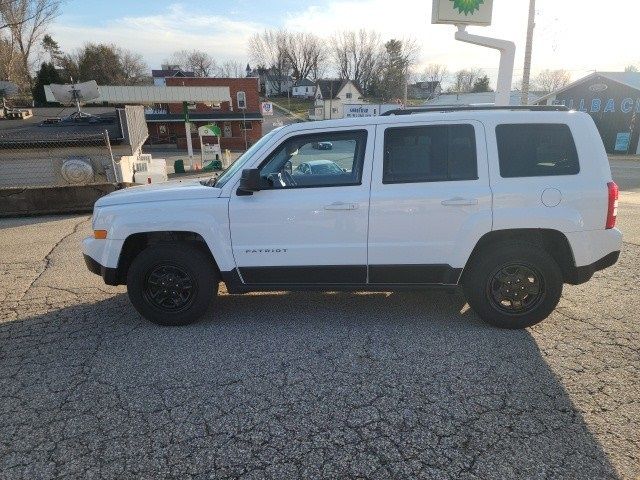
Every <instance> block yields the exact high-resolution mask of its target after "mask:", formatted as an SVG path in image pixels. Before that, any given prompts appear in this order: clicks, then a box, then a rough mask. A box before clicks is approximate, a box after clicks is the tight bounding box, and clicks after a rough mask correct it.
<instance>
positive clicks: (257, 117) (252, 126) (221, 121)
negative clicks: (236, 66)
mask: <svg viewBox="0 0 640 480" xmlns="http://www.w3.org/2000/svg"><path fill="white" fill-rule="evenodd" d="M166 86H167V87H229V93H230V97H231V101H230V102H228V101H226V102H213V101H212V102H209V103H196V104H190V105H189V108H188V112H189V120H190V122H191V139H192V143H193V148H194V149H196V150H198V149H200V143H199V139H198V127H200V126H202V125H207V124H212V123H214V124H216V125H218V127H220V130H221V132H222V138H221V139H220V143H221V148H222V149H225V148H228V149H230V150H244V149H245V134H246V144H247V145H252V144H253V143H255V142H256V141H257V140H258V139H259V138H260V137H262V114H261V113H260V93H259V89H260V84H259V79H258V78H180V77H171V78H166ZM238 92H245V95H246V104H247V108H246V110H245V111H244V112H243V111H242V110H241V109H239V108H238ZM146 118H147V126H148V128H149V143H152V144H158V143H167V144H177V145H178V148H186V145H187V139H186V134H185V128H184V114H183V105H182V104H181V103H169V104H163V105H156V106H155V107H154V109H153V111H152V112H150V113H147V115H146ZM203 140H204V142H205V143H215V139H214V138H207V137H204V139H203Z"/></svg>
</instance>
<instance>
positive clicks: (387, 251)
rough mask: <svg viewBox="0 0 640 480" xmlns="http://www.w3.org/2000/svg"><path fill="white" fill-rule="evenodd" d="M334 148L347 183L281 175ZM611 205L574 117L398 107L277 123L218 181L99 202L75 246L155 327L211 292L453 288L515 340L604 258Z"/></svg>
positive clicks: (610, 257) (591, 136) (608, 183)
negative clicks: (221, 287)
mask: <svg viewBox="0 0 640 480" xmlns="http://www.w3.org/2000/svg"><path fill="white" fill-rule="evenodd" d="M401 113H402V114H401ZM334 142H342V143H341V145H349V147H348V148H347V147H345V148H344V152H343V151H342V150H343V149H342V148H341V155H342V157H343V158H341V163H343V162H348V163H350V164H351V168H348V169H346V170H347V171H344V170H343V171H342V173H341V174H336V175H292V174H291V164H292V159H294V157H295V156H296V155H298V154H299V152H300V151H304V149H305V148H306V146H308V145H310V144H320V143H334ZM343 164H344V163H343ZM617 201H618V188H617V186H616V184H615V183H614V182H613V181H612V179H611V171H610V168H609V162H608V159H607V155H606V153H605V150H604V147H603V145H602V141H601V139H600V135H598V131H597V129H596V126H595V124H594V122H593V120H592V119H591V117H590V116H589V115H587V114H585V113H582V112H574V111H564V110H563V109H562V108H561V107H548V108H529V109H516V108H511V107H507V108H502V109H498V108H492V109H488V108H477V109H466V110H464V111H458V110H456V109H448V110H446V111H444V112H439V111H434V112H412V111H404V112H396V114H395V115H390V116H388V115H383V116H380V117H374V118H366V119H365V118H357V119H341V120H330V121H325V122H314V123H298V124H292V125H287V126H285V127H282V128H280V129H277V130H274V131H272V132H270V133H268V134H267V135H265V136H264V137H262V139H260V140H259V141H258V142H256V143H255V144H254V145H253V146H252V147H251V148H250V149H249V150H248V151H247V152H246V153H245V154H244V155H242V156H241V157H240V158H239V159H238V160H237V161H236V162H235V163H234V164H233V165H232V166H231V167H230V168H229V169H228V170H227V171H226V172H225V173H223V174H222V175H221V176H220V177H219V178H218V179H217V180H215V181H210V182H206V181H203V182H202V183H200V182H198V181H195V180H194V181H183V182H180V183H171V182H169V183H165V184H161V185H149V186H144V187H138V188H131V189H124V190H119V191H117V192H114V193H112V194H110V195H107V196H106V197H103V198H101V199H100V200H98V202H96V205H95V209H94V214H93V231H94V235H93V236H92V237H90V238H87V239H85V240H84V243H83V250H84V255H85V259H86V263H87V266H88V267H89V269H90V270H91V271H93V272H95V273H97V274H99V275H101V276H102V277H103V279H104V281H105V282H106V283H107V284H110V285H121V284H126V285H127V289H128V293H129V298H130V299H131V302H132V303H133V305H134V307H135V308H136V309H137V310H138V311H139V312H140V313H141V314H142V315H143V316H144V317H146V318H148V319H149V320H152V321H154V322H157V323H159V324H163V325H183V324H187V323H190V322H193V321H194V320H197V319H198V318H200V317H201V316H202V315H203V314H204V312H205V311H206V310H207V308H208V307H209V306H210V304H211V303H212V302H214V301H215V297H216V294H217V291H218V284H219V283H220V282H224V283H225V284H226V287H227V290H228V291H229V292H230V293H245V292H252V291H269V290H286V289H296V290H331V291H335V290H364V291H375V290H383V291H388V290H394V289H402V288H411V289H415V288H432V287H438V288H444V289H450V290H453V289H461V290H462V292H464V294H465V296H466V298H467V300H468V302H469V304H470V306H471V308H472V309H473V310H475V312H476V313H477V314H478V315H479V316H480V317H481V318H482V319H484V320H485V321H487V322H489V323H490V324H492V325H495V326H498V327H503V328H524V327H528V326H531V325H534V324H536V323H538V322H540V321H541V320H543V319H544V318H546V317H547V316H548V315H549V314H551V312H552V311H553V310H554V308H555V307H556V305H557V304H558V301H559V299H560V295H561V293H562V288H563V284H565V283H569V284H580V283H583V282H586V281H588V280H589V279H590V278H591V276H592V275H593V273H594V272H596V271H598V270H602V269H604V268H607V267H609V266H611V265H613V264H614V263H615V262H616V261H617V260H618V256H619V253H620V248H621V245H622V235H621V233H620V231H619V230H618V229H616V228H615V225H616V216H617Z"/></svg>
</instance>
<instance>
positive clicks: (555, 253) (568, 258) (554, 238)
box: [460, 228, 585, 284]
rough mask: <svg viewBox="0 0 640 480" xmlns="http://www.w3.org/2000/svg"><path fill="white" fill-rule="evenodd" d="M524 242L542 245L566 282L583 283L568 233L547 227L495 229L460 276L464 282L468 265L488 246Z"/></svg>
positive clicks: (471, 256) (478, 243) (479, 244)
mask: <svg viewBox="0 0 640 480" xmlns="http://www.w3.org/2000/svg"><path fill="white" fill-rule="evenodd" d="M507 242H522V243H529V244H535V245H538V246H540V247H542V248H543V249H544V250H545V251H546V252H547V253H549V255H551V257H552V258H553V259H554V260H555V262H556V263H557V264H558V266H559V267H560V270H561V271H562V277H563V281H564V282H565V283H571V284H576V283H582V282H583V281H585V280H584V279H581V278H579V274H578V269H577V267H576V262H575V258H574V255H573V249H572V248H571V243H570V242H569V239H568V238H567V237H566V235H565V234H564V233H562V232H560V231H559V230H553V229H545V228H519V229H508V230H494V231H491V232H488V233H486V234H485V235H483V236H482V237H481V238H480V239H479V240H478V242H477V243H476V245H475V247H474V248H473V250H472V252H471V255H469V258H468V260H467V263H466V265H465V267H464V269H463V272H462V275H461V277H460V279H461V282H464V279H465V273H466V272H467V267H468V266H469V263H470V262H472V261H473V259H474V258H475V257H476V256H477V255H479V254H481V253H482V251H483V250H485V249H487V248H493V246H495V245H496V244H498V243H507Z"/></svg>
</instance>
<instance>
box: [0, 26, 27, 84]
mask: <svg viewBox="0 0 640 480" xmlns="http://www.w3.org/2000/svg"><path fill="white" fill-rule="evenodd" d="M18 56H19V52H18V49H17V48H16V45H15V42H14V41H13V37H11V36H1V35H0V79H2V80H9V81H12V82H15V81H18V79H21V80H22V79H24V72H22V71H21V68H20V64H17V62H16V58H18Z"/></svg>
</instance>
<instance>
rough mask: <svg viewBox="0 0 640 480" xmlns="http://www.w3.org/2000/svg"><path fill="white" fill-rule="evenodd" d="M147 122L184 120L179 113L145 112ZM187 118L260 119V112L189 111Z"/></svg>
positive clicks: (214, 119) (206, 120)
mask: <svg viewBox="0 0 640 480" xmlns="http://www.w3.org/2000/svg"><path fill="white" fill-rule="evenodd" d="M145 118H146V120H147V122H149V123H151V122H162V123H171V122H184V116H183V115H182V114H181V113H147V114H146V115H145ZM189 120H191V121H192V122H224V121H232V120H236V121H240V122H241V121H243V120H262V114H261V113H258V112H247V113H245V114H243V113H242V112H224V113H215V112H212V113H191V112H189Z"/></svg>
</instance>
